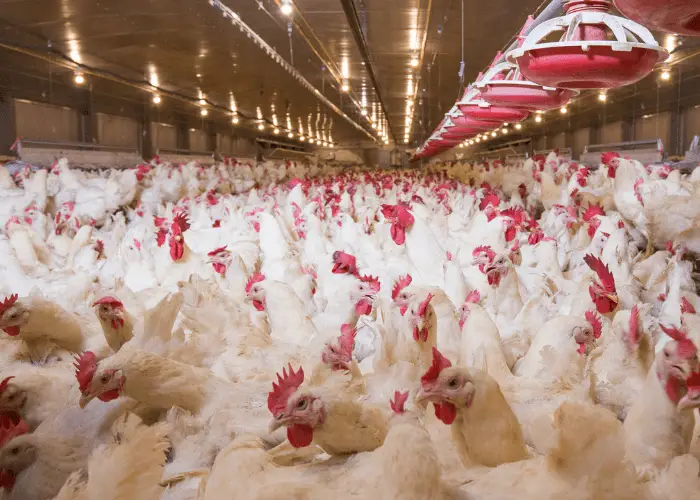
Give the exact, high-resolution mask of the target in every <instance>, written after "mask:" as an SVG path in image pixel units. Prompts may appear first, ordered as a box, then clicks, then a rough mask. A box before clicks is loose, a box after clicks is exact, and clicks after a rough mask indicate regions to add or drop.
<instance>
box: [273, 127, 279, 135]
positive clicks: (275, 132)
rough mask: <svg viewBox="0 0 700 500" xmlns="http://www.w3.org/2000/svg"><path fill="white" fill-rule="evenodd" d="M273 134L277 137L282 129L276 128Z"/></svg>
mask: <svg viewBox="0 0 700 500" xmlns="http://www.w3.org/2000/svg"><path fill="white" fill-rule="evenodd" d="M272 133H273V134H275V135H277V134H279V133H280V129H278V128H275V129H274V130H273V131H272Z"/></svg>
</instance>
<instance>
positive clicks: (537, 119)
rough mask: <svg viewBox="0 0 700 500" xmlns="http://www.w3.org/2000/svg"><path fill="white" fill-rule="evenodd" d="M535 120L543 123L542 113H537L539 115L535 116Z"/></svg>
mask: <svg viewBox="0 0 700 500" xmlns="http://www.w3.org/2000/svg"><path fill="white" fill-rule="evenodd" d="M535 121H536V122H537V123H542V117H541V116H540V115H537V116H536V117H535Z"/></svg>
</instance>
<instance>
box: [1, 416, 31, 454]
mask: <svg viewBox="0 0 700 500" xmlns="http://www.w3.org/2000/svg"><path fill="white" fill-rule="evenodd" d="M27 432H29V426H28V425H27V423H26V422H25V421H24V420H22V419H21V418H20V416H19V415H18V414H16V413H15V412H0V446H4V445H5V444H6V443H7V442H8V441H9V440H10V439H12V438H13V437H16V436H21V435H22V434H26V433H27Z"/></svg>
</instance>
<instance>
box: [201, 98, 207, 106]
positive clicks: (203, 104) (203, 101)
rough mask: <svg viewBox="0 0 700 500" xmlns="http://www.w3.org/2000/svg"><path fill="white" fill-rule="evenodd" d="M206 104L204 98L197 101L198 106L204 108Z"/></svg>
mask: <svg viewBox="0 0 700 500" xmlns="http://www.w3.org/2000/svg"><path fill="white" fill-rule="evenodd" d="M206 104H207V101H205V100H204V98H202V99H200V100H199V105H200V106H205V105H206Z"/></svg>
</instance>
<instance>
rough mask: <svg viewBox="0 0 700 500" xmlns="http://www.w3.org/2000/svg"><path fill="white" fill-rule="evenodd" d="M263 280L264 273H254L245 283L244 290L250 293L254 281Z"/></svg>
mask: <svg viewBox="0 0 700 500" xmlns="http://www.w3.org/2000/svg"><path fill="white" fill-rule="evenodd" d="M264 280H265V275H264V274H260V273H254V274H253V275H252V276H251V277H250V278H248V282H247V283H246V284H245V292H246V293H250V291H251V290H252V289H253V285H255V284H256V283H260V282H261V281H264Z"/></svg>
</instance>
